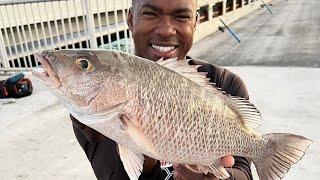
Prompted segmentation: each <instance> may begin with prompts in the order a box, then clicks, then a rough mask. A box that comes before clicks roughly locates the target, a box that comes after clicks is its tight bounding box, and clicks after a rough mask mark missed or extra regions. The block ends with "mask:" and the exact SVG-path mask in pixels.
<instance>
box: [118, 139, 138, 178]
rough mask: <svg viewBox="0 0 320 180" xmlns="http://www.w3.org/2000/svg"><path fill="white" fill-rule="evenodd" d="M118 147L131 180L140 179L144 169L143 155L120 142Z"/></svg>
mask: <svg viewBox="0 0 320 180" xmlns="http://www.w3.org/2000/svg"><path fill="white" fill-rule="evenodd" d="M118 149H119V155H120V159H121V161H122V163H123V166H124V169H125V170H126V172H127V174H128V176H129V178H130V179H131V180H138V179H139V176H140V174H141V172H142V170H143V162H144V157H143V155H142V154H138V153H135V152H133V151H132V150H130V149H128V148H127V147H125V146H123V145H120V144H118Z"/></svg>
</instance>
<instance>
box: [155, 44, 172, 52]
mask: <svg viewBox="0 0 320 180" xmlns="http://www.w3.org/2000/svg"><path fill="white" fill-rule="evenodd" d="M151 47H152V48H153V49H155V50H156V51H159V52H161V53H166V52H170V51H172V50H174V49H175V48H176V47H177V46H168V45H167V46H161V45H155V44H151Z"/></svg>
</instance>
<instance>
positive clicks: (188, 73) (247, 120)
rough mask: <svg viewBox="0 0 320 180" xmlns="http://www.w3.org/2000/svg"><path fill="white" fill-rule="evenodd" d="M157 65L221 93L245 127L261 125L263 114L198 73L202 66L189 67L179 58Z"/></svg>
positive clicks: (160, 61) (159, 61) (244, 100)
mask: <svg viewBox="0 0 320 180" xmlns="http://www.w3.org/2000/svg"><path fill="white" fill-rule="evenodd" d="M156 63H158V64H159V65H161V66H163V67H166V68H168V69H170V70H172V71H174V72H176V73H179V74H180V75H182V76H184V77H186V78H188V79H190V80H192V81H193V82H195V83H197V84H198V85H200V86H202V87H204V88H206V89H208V90H215V91H219V92H220V93H221V94H223V95H225V96H227V100H228V103H229V105H230V106H231V108H232V109H233V110H234V111H235V112H238V115H239V116H240V119H241V120H243V121H242V123H243V124H244V125H245V126H247V127H249V128H252V129H255V128H257V127H259V126H260V125H261V114H260V112H259V110H258V109H257V108H256V107H255V106H254V105H253V104H252V103H250V102H249V101H248V100H247V99H244V98H241V97H235V96H231V95H229V94H226V92H224V91H222V90H221V88H218V87H216V84H215V83H211V82H209V78H207V77H206V73H203V72H198V70H197V69H198V67H200V66H201V65H189V64H188V61H187V60H177V58H172V59H166V60H164V59H163V58H161V59H160V60H158V61H157V62H156Z"/></svg>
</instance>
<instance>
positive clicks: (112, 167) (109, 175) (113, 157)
mask: <svg viewBox="0 0 320 180" xmlns="http://www.w3.org/2000/svg"><path fill="white" fill-rule="evenodd" d="M189 64H190V65H201V66H200V67H199V68H198V71H200V72H207V73H208V74H207V77H208V78H210V82H213V83H215V84H216V86H217V87H219V88H221V89H222V90H223V91H225V92H226V93H228V94H230V95H233V96H239V97H243V98H246V99H249V95H248V92H247V89H246V87H245V85H244V83H243V81H242V80H241V79H240V78H239V77H238V76H237V75H236V74H234V73H232V72H230V71H228V70H227V69H224V68H220V67H218V66H215V65H212V64H209V63H207V62H205V61H202V60H194V59H192V60H190V61H189ZM71 118H73V117H71ZM73 121H74V120H73ZM86 128H88V127H86V126H85V125H83V126H82V127H81V128H80V127H79V126H77V125H75V124H73V129H74V133H75V136H76V138H77V140H78V142H79V144H80V145H81V147H82V149H83V150H84V152H85V153H86V155H87V158H88V160H89V161H90V163H91V166H92V168H93V171H94V173H95V175H96V177H97V179H98V180H129V177H128V175H127V173H126V171H125V169H124V167H123V164H122V162H121V160H120V157H119V155H118V153H117V151H116V149H117V146H116V143H115V142H114V141H112V140H110V139H108V138H105V139H104V140H103V141H102V142H99V143H96V142H90V141H89V140H88V139H87V138H86V137H85V136H84V135H83V132H84V129H86ZM250 164H251V161H250V160H249V159H247V158H244V157H237V156H236V157H235V164H234V166H233V168H232V170H229V169H227V170H228V171H229V172H233V177H235V179H237V180H241V179H252V175H251V169H250ZM172 170H173V168H172V167H169V168H166V169H164V168H163V169H161V168H160V163H159V161H158V163H157V165H156V166H155V168H154V169H153V172H152V173H151V174H144V173H143V172H142V174H141V176H140V177H139V179H140V180H162V179H166V180H168V179H172ZM169 177H170V178H169ZM231 179H232V177H231Z"/></svg>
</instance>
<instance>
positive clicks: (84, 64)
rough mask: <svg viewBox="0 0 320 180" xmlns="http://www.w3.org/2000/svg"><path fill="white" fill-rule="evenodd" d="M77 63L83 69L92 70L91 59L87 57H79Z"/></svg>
mask: <svg viewBox="0 0 320 180" xmlns="http://www.w3.org/2000/svg"><path fill="white" fill-rule="evenodd" d="M77 64H78V65H79V67H80V68H81V69H82V70H86V71H88V70H90V69H91V66H92V65H91V63H90V62H89V60H88V59H85V58H78V59H77Z"/></svg>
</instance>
